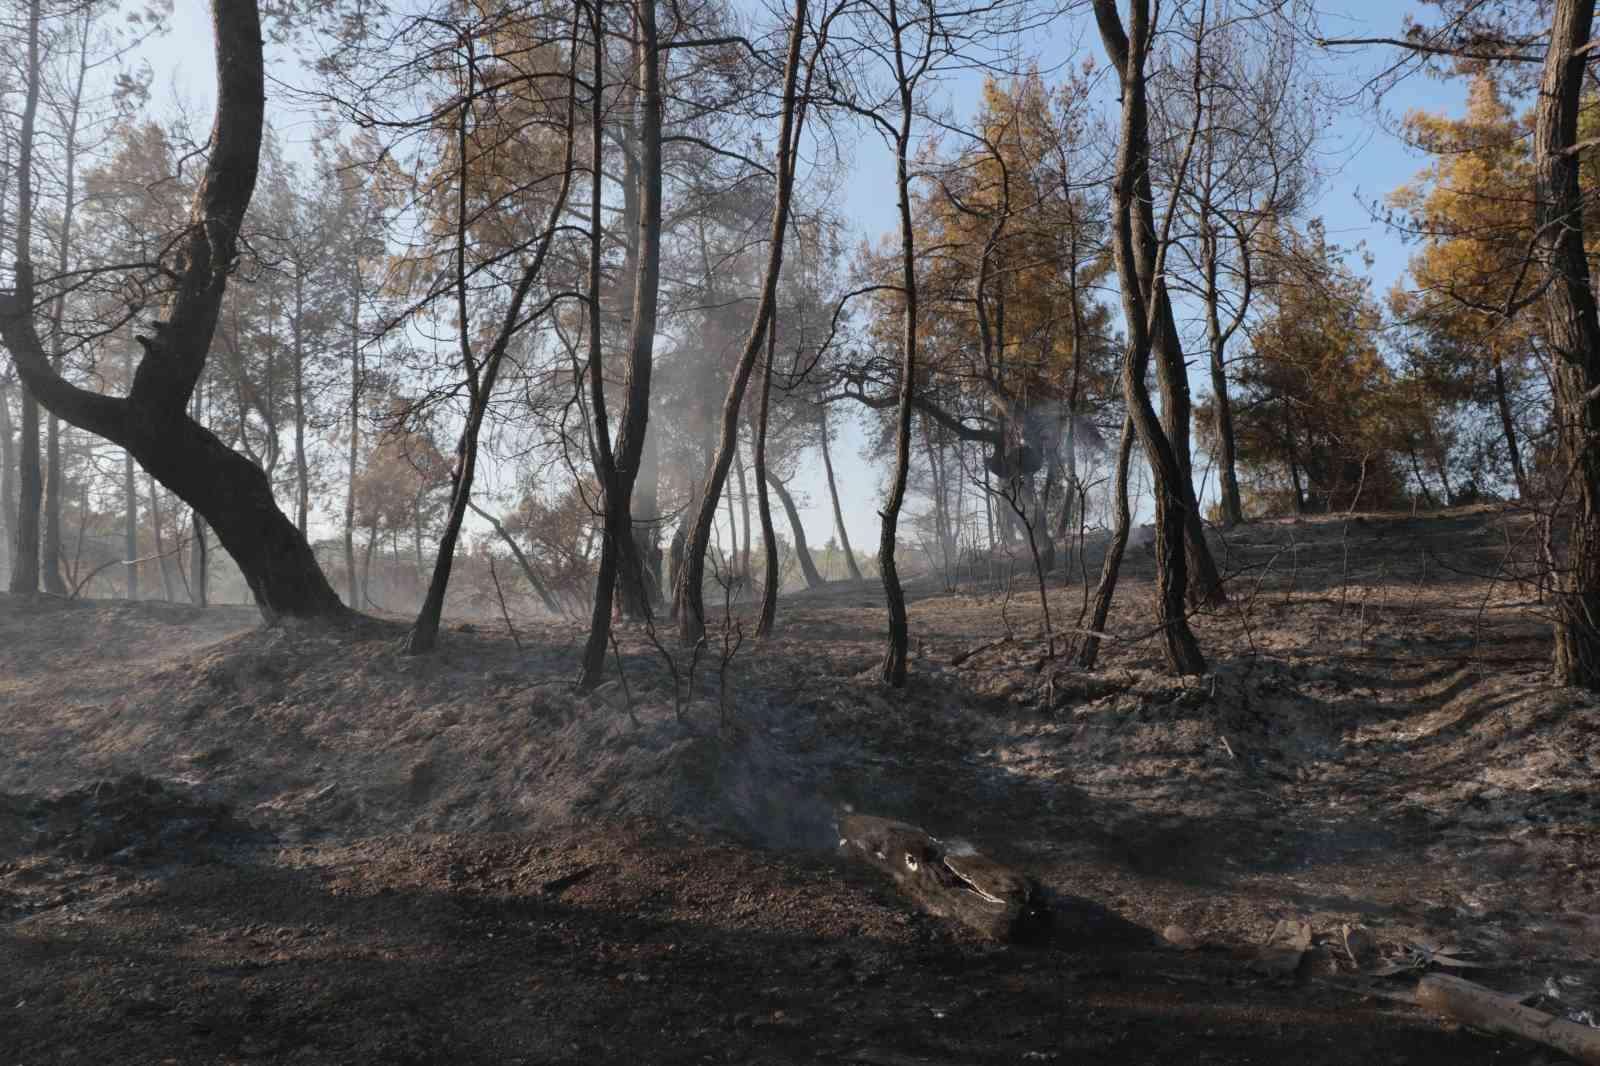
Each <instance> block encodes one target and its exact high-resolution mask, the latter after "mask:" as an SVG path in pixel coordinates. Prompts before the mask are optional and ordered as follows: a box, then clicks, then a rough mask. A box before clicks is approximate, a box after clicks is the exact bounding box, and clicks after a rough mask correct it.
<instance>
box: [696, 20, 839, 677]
mask: <svg viewBox="0 0 1600 1066" xmlns="http://www.w3.org/2000/svg"><path fill="white" fill-rule="evenodd" d="M805 33H806V0H794V13H793V23H792V25H791V28H790V31H789V54H788V58H787V60H786V62H785V65H784V72H783V117H782V120H781V122H780V123H779V127H778V151H777V178H776V185H775V187H774V189H773V202H772V224H771V227H770V231H769V233H768V235H767V262H766V265H765V268H764V273H763V275H762V279H761V298H760V300H759V302H758V303H757V304H756V313H755V321H754V322H752V323H751V325H750V332H749V334H748V335H747V336H746V338H745V342H744V350H743V352H741V353H740V356H739V364H738V366H737V367H736V368H735V369H734V372H733V379H732V380H731V381H730V382H729V383H728V392H727V395H726V396H724V397H723V400H722V422H721V432H720V436H719V441H718V445H717V454H716V458H715V459H714V460H713V461H712V464H711V469H710V470H709V471H707V473H706V479H705V484H704V485H703V486H702V487H701V490H700V499H699V502H698V506H697V507H696V508H695V514H694V521H693V522H692V523H691V524H690V527H689V538H688V549H687V550H688V554H687V556H686V557H685V558H684V566H683V581H682V585H681V599H682V602H683V609H682V611H681V612H680V613H679V615H678V631H679V635H680V636H681V637H682V639H683V642H684V644H685V645H687V646H689V647H693V646H694V645H695V644H697V643H698V642H699V641H700V639H701V638H702V637H703V636H704V635H705V628H706V626H705V603H704V589H703V587H702V586H703V583H704V581H705V565H706V562H705V556H706V549H707V547H708V546H709V545H710V543H711V523H712V521H713V520H714V519H715V517H716V508H717V498H718V496H720V495H721V493H722V486H723V482H724V481H725V480H726V479H727V476H728V467H729V465H730V464H731V463H732V461H733V457H734V454H735V453H736V452H737V451H738V448H739V410H740V408H741V406H742V405H743V403H744V393H745V388H746V387H747V386H748V385H749V382H750V374H751V371H752V370H754V368H755V362H756V357H757V356H758V355H759V354H760V352H761V345H762V342H763V341H764V340H765V339H766V336H767V329H768V326H769V324H770V323H771V321H772V313H773V308H774V307H775V306H776V304H777V300H778V277H779V274H780V273H781V271H782V268H783V245H784V237H785V235H786V234H787V232H788V226H789V204H790V199H791V197H792V196H793V193H794V166H795V153H796V148H797V146H798V143H799V139H800V129H801V127H802V125H803V124H804V122H805V114H804V112H803V111H802V110H801V109H800V108H799V107H798V106H797V99H798V94H797V91H796V87H797V86H798V84H799V80H800V66H801V44H802V42H803V41H804V39H805ZM809 81H810V79H809V77H808V78H807V82H808V85H807V90H808V93H809ZM747 515H748V512H747ZM748 528H749V524H748V518H747V521H746V529H748ZM730 554H731V553H730Z"/></svg>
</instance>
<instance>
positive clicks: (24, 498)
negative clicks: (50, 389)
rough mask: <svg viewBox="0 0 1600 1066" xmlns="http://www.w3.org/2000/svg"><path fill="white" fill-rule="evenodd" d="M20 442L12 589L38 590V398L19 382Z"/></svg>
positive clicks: (41, 480)
mask: <svg viewBox="0 0 1600 1066" xmlns="http://www.w3.org/2000/svg"><path fill="white" fill-rule="evenodd" d="M21 429H22V445H21V447H20V448H19V449H18V452H17V467H18V470H17V472H18V478H17V481H18V491H17V549H16V553H15V554H14V555H13V556H12V560H11V591H12V592H15V593H21V594H23V595H27V596H31V595H34V594H35V593H37V592H38V591H39V510H40V504H41V503H42V500H43V496H44V477H43V472H42V471H41V470H40V468H39V401H38V400H36V399H34V398H33V393H32V392H31V391H30V390H29V389H28V386H27V383H26V382H24V383H23V385H22V427H21Z"/></svg>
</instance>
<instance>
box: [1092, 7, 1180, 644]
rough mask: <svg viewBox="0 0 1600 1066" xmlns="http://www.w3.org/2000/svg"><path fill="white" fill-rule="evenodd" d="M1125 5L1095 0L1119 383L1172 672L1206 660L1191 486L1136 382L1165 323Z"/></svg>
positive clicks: (1138, 53)
mask: <svg viewBox="0 0 1600 1066" xmlns="http://www.w3.org/2000/svg"><path fill="white" fill-rule="evenodd" d="M1128 10H1129V25H1128V28H1127V30H1124V28H1123V25H1122V19H1121V16H1120V15H1119V14H1118V12H1117V8H1116V3H1115V0H1094V11H1095V20H1096V22H1097V23H1098V24H1099V28H1100V36H1101V38H1102V40H1103V41H1104V43H1105V48H1106V53H1107V54H1108V55H1109V56H1110V58H1111V62H1112V66H1113V67H1114V68H1115V69H1116V70H1117V72H1118V75H1119V77H1120V80H1121V84H1122V118H1121V127H1120V131H1119V139H1118V145H1117V159H1116V174H1115V178H1114V180H1113V182H1112V197H1113V204H1114V214H1113V247H1114V250H1115V254H1116V263H1117V276H1118V282H1119V287H1120V288H1121V290H1122V307H1123V317H1124V319H1125V320H1126V325H1127V330H1128V348H1127V353H1126V355H1125V356H1124V358H1123V363H1122V388H1123V393H1124V395H1125V397H1126V399H1127V403H1128V412H1129V416H1130V417H1131V418H1132V420H1133V424H1134V428H1135V430H1136V431H1137V432H1138V434H1139V440H1140V442H1141V444H1142V445H1143V446H1144V452H1145V456H1146V458H1147V459H1148V460H1149V463H1150V470H1151V478H1152V481H1153V482H1154V485H1153V486H1152V488H1153V495H1154V496H1155V513H1156V515H1155V516H1156V585H1157V595H1156V620H1157V622H1158V623H1159V624H1160V625H1161V630H1162V635H1163V637H1164V642H1165V648H1166V653H1167V661H1168V663H1169V664H1170V665H1171V666H1172V669H1173V670H1174V671H1175V672H1177V673H1179V674H1201V673H1204V672H1205V668H1206V662H1205V657H1204V656H1203V655H1202V654H1201V652H1200V645H1199V644H1198V643H1197V642H1196V641H1195V638H1194V633H1193V631H1192V630H1190V628H1189V619H1188V616H1187V613H1186V604H1185V597H1186V591H1187V590H1186V585H1187V581H1188V567H1187V565H1186V559H1185V552H1186V541H1187V540H1188V537H1187V529H1186V518H1187V514H1186V512H1187V511H1188V509H1189V508H1190V507H1191V506H1192V503H1193V499H1194V493H1193V490H1192V488H1191V489H1190V490H1189V491H1187V492H1186V491H1185V489H1184V486H1185V484H1186V483H1187V477H1188V475H1187V473H1186V472H1185V468H1184V464H1183V462H1182V460H1181V459H1180V457H1179V455H1178V453H1177V452H1176V450H1175V449H1174V447H1173V441H1172V440H1170V439H1169V438H1168V436H1167V434H1166V431H1165V429H1164V427H1163V426H1162V422H1161V419H1159V418H1158V417H1157V416H1156V412H1155V407H1154V405H1152V403H1151V402H1150V390H1149V388H1148V387H1147V386H1146V385H1145V380H1144V379H1145V373H1146V369H1147V368H1148V366H1149V363H1150V354H1151V350H1152V346H1153V344H1154V335H1155V334H1156V332H1157V331H1160V330H1163V329H1165V328H1166V327H1165V325H1164V322H1163V320H1164V317H1165V311H1164V308H1163V306H1162V305H1161V303H1160V301H1163V300H1164V291H1163V286H1162V282H1161V279H1160V276H1159V275H1160V262H1159V260H1160V254H1159V251H1158V248H1157V244H1158V240H1157V235H1156V232H1155V220H1154V209H1153V206H1152V201H1151V193H1150V119H1149V111H1148V102H1147V100H1146V85H1145V69H1144V66H1145V60H1146V57H1147V56H1148V54H1149V50H1150V45H1151V40H1152V38H1153V36H1154V27H1153V26H1152V25H1151V23H1150V6H1149V2H1148V0H1129V3H1128Z"/></svg>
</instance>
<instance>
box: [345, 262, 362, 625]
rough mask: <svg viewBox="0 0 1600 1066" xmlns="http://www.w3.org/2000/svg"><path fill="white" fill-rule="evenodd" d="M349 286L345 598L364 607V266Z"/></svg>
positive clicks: (353, 605) (354, 273) (357, 269)
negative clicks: (359, 542) (359, 517)
mask: <svg viewBox="0 0 1600 1066" xmlns="http://www.w3.org/2000/svg"><path fill="white" fill-rule="evenodd" d="M351 279H352V283H351V286H350V296H351V302H350V447H349V450H348V454H347V457H346V462H347V464H348V469H347V470H346V474H347V478H346V480H345V486H344V569H345V586H346V596H345V599H346V601H347V602H348V603H349V604H350V606H351V608H352V609H354V610H357V611H359V610H361V590H360V589H359V588H358V587H357V581H356V477H357V475H358V474H359V473H360V469H359V465H360V462H361V386H362V379H363V377H364V375H363V374H362V372H361V362H362V357H361V267H360V264H355V265H354V266H353V267H352V270H351Z"/></svg>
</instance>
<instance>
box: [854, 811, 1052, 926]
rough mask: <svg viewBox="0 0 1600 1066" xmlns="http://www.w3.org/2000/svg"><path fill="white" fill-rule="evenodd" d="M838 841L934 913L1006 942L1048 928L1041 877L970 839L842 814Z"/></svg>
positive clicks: (869, 816)
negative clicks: (1024, 871)
mask: <svg viewBox="0 0 1600 1066" xmlns="http://www.w3.org/2000/svg"><path fill="white" fill-rule="evenodd" d="M839 847H840V848H841V849H842V850H843V851H844V852H845V853H846V854H848V855H850V856H852V857H854V858H857V859H860V860H862V861H863V862H866V863H868V864H869V865H872V866H875V867H877V868H878V869H880V870H882V871H884V872H885V873H887V874H889V876H891V877H893V878H894V881H895V884H896V885H898V886H899V888H900V891H901V892H903V893H905V894H906V895H907V896H909V897H911V899H912V900H914V901H915V902H916V903H917V904H918V905H919V906H920V907H921V908H922V909H923V910H925V911H927V912H928V913H929V914H932V915H935V916H936V917H940V918H950V919H954V920H955V921H958V922H961V923H962V924H963V925H966V926H968V927H969V928H971V929H975V930H977V931H978V932H979V933H982V934H983V935H984V936H987V937H991V938H993V939H995V940H1003V941H1008V942H1017V943H1023V942H1028V941H1037V940H1040V939H1043V938H1044V937H1046V936H1048V935H1049V933H1050V927H1051V909H1050V905H1049V902H1048V901H1047V899H1046V897H1045V893H1044V890H1043V889H1042V888H1041V887H1040V885H1039V883H1038V882H1037V881H1035V880H1034V879H1033V878H1031V877H1028V876H1027V875H1025V874H1022V873H1019V872H1018V871H1016V870H1013V869H1011V868H1010V867H1009V866H1005V865H1003V864H1002V863H998V862H996V861H994V860H993V859H991V858H989V857H988V856H986V855H983V854H980V853H979V852H978V851H977V850H976V849H975V848H973V847H972V846H971V845H970V844H965V843H961V842H958V841H941V840H940V839H939V838H937V837H934V836H930V835H929V834H928V833H926V832H924V831H923V830H921V829H918V828H917V827H916V826H914V825H908V824H907V823H905V822H897V821H894V820H892V819H889V818H878V817H874V816H873V815H870V814H855V813H844V814H840V815H839Z"/></svg>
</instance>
